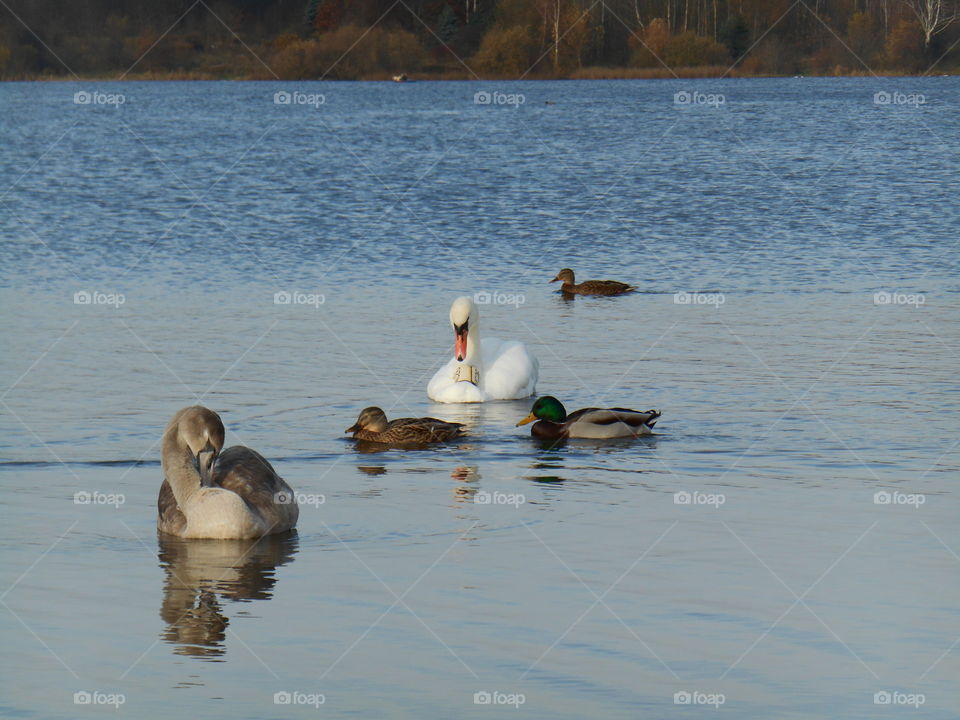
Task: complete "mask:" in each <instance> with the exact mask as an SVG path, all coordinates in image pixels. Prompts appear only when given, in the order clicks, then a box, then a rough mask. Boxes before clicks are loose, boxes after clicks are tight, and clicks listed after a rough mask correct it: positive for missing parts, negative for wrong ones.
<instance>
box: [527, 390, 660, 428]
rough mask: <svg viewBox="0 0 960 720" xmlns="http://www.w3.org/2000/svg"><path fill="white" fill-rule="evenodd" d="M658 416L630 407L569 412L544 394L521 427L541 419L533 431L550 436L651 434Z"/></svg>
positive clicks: (554, 399)
mask: <svg viewBox="0 0 960 720" xmlns="http://www.w3.org/2000/svg"><path fill="white" fill-rule="evenodd" d="M658 417H660V413H659V412H658V411H656V410H647V412H637V411H636V410H628V409H626V408H584V409H583V410H577V411H576V412H575V413H571V414H570V415H567V411H566V410H565V409H564V407H563V404H562V403H561V402H560V401H559V400H557V399H556V398H555V397H553V396H552V395H544V396H543V397H542V398H538V399H537V401H536V402H535V403H534V404H533V408H531V410H530V414H529V415H527V416H526V417H525V418H524V419H523V420H521V421H520V422H518V423H517V427H520V426H521V425H526V424H527V423H531V422H533V421H534V420H538V421H539V422H537V423H536V424H535V425H534V426H533V427H532V428H530V434H531V435H536V436H537V437H540V438H546V439H561V438H594V439H601V438H619V437H636V436H637V435H649V434H650V432H651V430H652V429H653V426H654V425H656V423H657V418H658Z"/></svg>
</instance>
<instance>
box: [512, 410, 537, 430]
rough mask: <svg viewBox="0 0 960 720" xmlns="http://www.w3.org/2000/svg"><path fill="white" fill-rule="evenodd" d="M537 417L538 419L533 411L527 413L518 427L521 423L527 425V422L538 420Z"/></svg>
mask: <svg viewBox="0 0 960 720" xmlns="http://www.w3.org/2000/svg"><path fill="white" fill-rule="evenodd" d="M536 419H537V416H536V415H534V414H533V413H530V414H529V415H527V416H526V417H525V418H524V419H523V420H521V421H520V422H518V423H517V424H516V427H520V426H521V425H526V424H527V423H532V422H533V421H534V420H536Z"/></svg>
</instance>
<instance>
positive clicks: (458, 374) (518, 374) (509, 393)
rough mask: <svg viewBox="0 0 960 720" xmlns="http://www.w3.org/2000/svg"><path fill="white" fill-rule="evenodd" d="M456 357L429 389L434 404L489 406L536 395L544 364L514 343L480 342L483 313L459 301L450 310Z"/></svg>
mask: <svg viewBox="0 0 960 720" xmlns="http://www.w3.org/2000/svg"><path fill="white" fill-rule="evenodd" d="M450 324H451V325H452V326H453V334H454V357H453V359H451V360H450V362H448V363H447V364H446V365H444V366H443V367H442V368H440V369H439V370H438V371H437V372H436V374H435V375H434V376H433V378H432V379H431V380H430V382H429V384H428V385H427V395H428V396H429V397H430V399H431V400H434V401H436V402H442V403H468V402H486V401H488V400H515V399H518V398H525V397H530V396H531V395H533V394H534V393H535V392H536V387H537V377H538V375H539V372H540V363H538V362H537V359H536V358H535V357H534V356H533V355H531V354H530V352H529V351H528V350H527V346H526V345H524V344H523V343H521V342H516V341H513V340H506V341H500V340H494V339H493V338H484V340H483V342H482V344H481V341H480V311H479V310H478V309H477V306H476V305H475V304H474V302H473V300H472V299H470V298H468V297H459V298H457V299H456V300H454V301H453V305H452V306H451V307H450Z"/></svg>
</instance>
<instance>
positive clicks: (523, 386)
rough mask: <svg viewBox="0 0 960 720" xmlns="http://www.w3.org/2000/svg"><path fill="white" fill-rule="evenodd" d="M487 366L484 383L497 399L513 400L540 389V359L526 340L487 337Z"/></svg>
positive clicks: (485, 341) (485, 358) (484, 372)
mask: <svg viewBox="0 0 960 720" xmlns="http://www.w3.org/2000/svg"><path fill="white" fill-rule="evenodd" d="M483 363H484V370H483V374H482V375H481V383H482V384H483V388H484V390H486V392H487V393H488V394H489V395H490V396H491V397H492V398H494V399H496V400H513V399H516V398H525V397H529V396H531V395H533V394H534V393H535V392H536V390H537V377H538V376H539V374H540V363H539V362H537V359H536V358H535V357H534V356H533V355H532V354H531V353H530V351H529V350H527V346H526V345H524V344H523V343H522V342H517V341H515V340H507V341H505V342H500V341H498V340H494V339H492V338H484V339H483Z"/></svg>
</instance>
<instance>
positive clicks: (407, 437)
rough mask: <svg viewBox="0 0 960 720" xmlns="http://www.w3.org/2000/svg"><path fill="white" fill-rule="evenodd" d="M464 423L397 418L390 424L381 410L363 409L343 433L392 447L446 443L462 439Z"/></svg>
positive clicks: (376, 408)
mask: <svg viewBox="0 0 960 720" xmlns="http://www.w3.org/2000/svg"><path fill="white" fill-rule="evenodd" d="M463 428H464V425H463V423H455V422H446V421H445V420H437V419H436V418H431V417H425V418H397V419H396V420H391V421H390V422H387V416H386V414H384V412H383V410H381V409H380V408H378V407H368V408H364V409H363V411H362V412H361V413H360V417H358V418H357V422H355V423H354V424H353V425H351V426H350V427H348V428H347V429H346V430H344V432H352V433H353V437H354V438H356V439H357V440H367V441H368V442H378V443H385V444H389V445H400V444H405V443H409V444H422V443H431V442H447V441H448V440H456V439H457V438H459V437H462V436H463V433H464V429H463Z"/></svg>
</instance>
